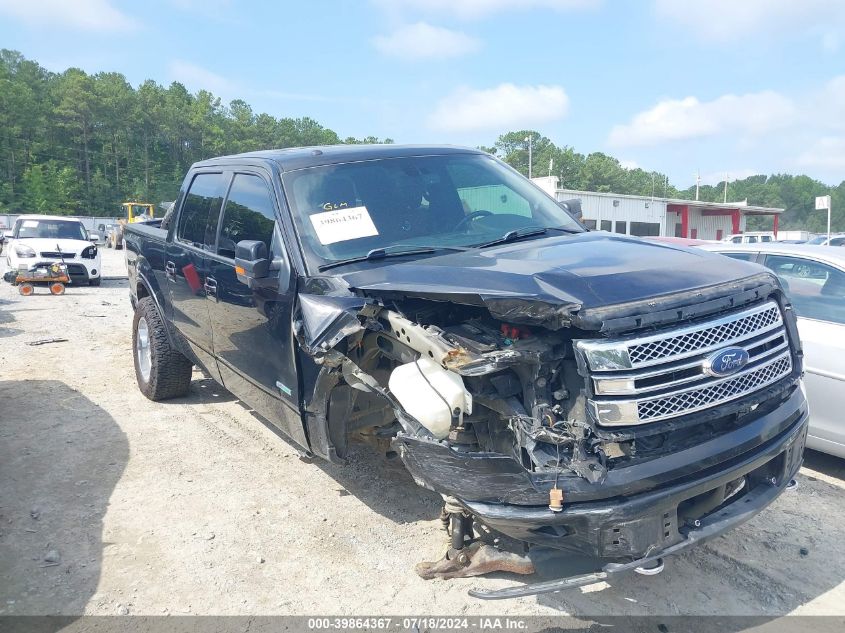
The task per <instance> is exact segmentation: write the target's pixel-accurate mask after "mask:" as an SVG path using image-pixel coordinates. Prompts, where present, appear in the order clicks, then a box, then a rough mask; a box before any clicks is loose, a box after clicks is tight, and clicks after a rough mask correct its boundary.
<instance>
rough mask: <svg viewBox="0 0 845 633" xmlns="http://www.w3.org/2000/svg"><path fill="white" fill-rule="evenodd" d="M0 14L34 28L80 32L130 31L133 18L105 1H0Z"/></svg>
mask: <svg viewBox="0 0 845 633" xmlns="http://www.w3.org/2000/svg"><path fill="white" fill-rule="evenodd" d="M0 14H4V15H6V16H9V17H11V18H14V19H17V20H20V21H21V22H24V23H26V24H28V25H30V26H35V27H45V26H49V27H61V28H68V29H75V30H81V31H105V32H115V31H131V30H133V29H135V28H137V27H138V23H137V21H136V20H135V19H133V18H131V17H129V16H128V15H126V14H125V13H122V12H121V11H119V10H118V9H116V8H115V7H113V6H112V5H111V3H110V2H109V0H38V1H36V0H0Z"/></svg>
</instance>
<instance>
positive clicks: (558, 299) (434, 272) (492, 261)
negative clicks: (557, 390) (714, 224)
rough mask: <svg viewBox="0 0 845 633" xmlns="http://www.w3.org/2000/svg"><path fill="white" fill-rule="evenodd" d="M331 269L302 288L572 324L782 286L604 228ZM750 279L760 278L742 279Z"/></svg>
mask: <svg viewBox="0 0 845 633" xmlns="http://www.w3.org/2000/svg"><path fill="white" fill-rule="evenodd" d="M333 272H334V273H335V274H333V275H331V276H329V275H324V276H322V277H316V278H311V279H310V280H309V283H306V285H305V287H304V289H305V291H306V292H309V291H310V290H312V289H318V292H316V293H315V294H337V292H336V290H340V288H339V287H338V286H342V287H345V288H347V289H348V290H349V291H352V292H353V293H355V294H357V295H358V296H359V297H361V299H362V300H365V299H368V298H373V297H380V298H387V299H389V298H402V297H420V298H425V299H432V300H436V301H452V302H456V303H465V304H470V305H483V306H485V307H487V308H488V309H489V311H490V312H491V314H493V316H495V317H497V318H499V319H501V320H506V321H511V322H514V323H525V324H536V325H542V326H545V327H550V328H552V329H558V328H561V327H566V326H568V325H571V324H573V322H575V321H577V319H574V318H573V317H574V315H580V316H582V317H583V315H584V314H586V313H588V312H589V311H591V310H592V311H594V312H600V311H605V312H606V310H605V309H606V308H608V307H609V306H619V305H620V304H627V305H632V306H635V308H631V310H629V312H628V314H634V313H636V312H638V313H639V314H643V313H644V312H648V311H657V310H666V309H669V308H674V307H676V306H681V305H685V306H689V305H696V304H700V303H702V302H704V301H706V300H710V299H713V298H714V297H716V296H717V295H727V294H730V293H735V292H738V291H746V290H747V289H748V288H749V287H752V286H754V285H760V284H761V283H768V284H770V285H772V286H776V282H775V281H773V278H772V277H771V275H769V274H767V273H766V272H765V269H763V268H762V267H761V266H758V265H756V264H751V263H748V262H742V261H737V260H733V259H729V258H727V257H723V256H721V255H715V254H713V253H708V252H706V251H703V250H699V249H690V248H683V247H678V246H674V245H671V244H661V243H657V242H649V241H645V240H640V239H638V238H631V237H626V236H615V235H612V234H608V233H603V232H590V233H581V234H577V235H566V236H555V237H548V238H542V239H535V240H530V241H528V240H526V241H521V242H516V243H513V244H507V245H503V246H498V247H490V248H484V249H472V250H468V251H466V252H459V253H449V254H444V255H438V256H433V257H423V258H418V259H414V260H411V261H408V260H396V259H384V260H380V261H369V262H362V263H360V264H354V265H350V266H349V267H348V268H346V269H340V270H338V271H333ZM761 276H762V277H763V278H764V280H763V281H761ZM328 277H331V278H332V279H331V281H329V279H328ZM752 278H754V283H751V281H743V280H751V279H752ZM332 288H333V289H334V291H333V290H331V289H332ZM705 289H707V290H705ZM326 299H327V298H326ZM642 302H646V305H645V306H643V305H641V303H642ZM362 303H363V301H362ZM349 307H351V306H346V308H347V313H348V308H349ZM616 312H617V313H620V311H619V310H617V311H616ZM605 317H606V314H603V315H602V316H601V318H599V319H592V321H593V322H592V324H589V323H588V322H587V321H588V320H589V319H586V318H582V319H581V320H580V322H576V323H575V324H576V325H578V326H579V327H584V328H588V329H593V328H594V327H602V326H601V323H599V321H601V320H602V319H604V318H605ZM675 318H676V319H677V318H678V317H677V315H676V316H675ZM685 318H686V317H685ZM306 321H307V319H306ZM306 325H307V323H306ZM319 329H322V328H319ZM312 333H314V332H312ZM309 338H310V337H309Z"/></svg>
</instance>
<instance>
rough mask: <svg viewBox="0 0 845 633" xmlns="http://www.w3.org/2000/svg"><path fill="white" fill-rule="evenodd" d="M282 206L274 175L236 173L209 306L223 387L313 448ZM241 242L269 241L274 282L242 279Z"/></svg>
mask: <svg viewBox="0 0 845 633" xmlns="http://www.w3.org/2000/svg"><path fill="white" fill-rule="evenodd" d="M277 207H278V205H277V201H276V195H275V192H274V190H273V187H272V186H271V180H270V174H269V173H268V172H264V171H262V170H258V169H257V168H256V169H255V170H246V169H244V170H238V171H236V172H235V174H234V177H233V179H232V182H231V186H230V188H229V192H228V195H227V197H226V201H225V204H224V207H223V210H222V213H221V218H220V221H219V228H218V231H217V233H218V235H217V248H216V251H215V253H214V254H212V255H210V257H209V265H208V269H209V275H208V279H207V284H208V287H209V292H208V294H207V298H208V301H207V303H208V306H209V312H210V315H211V325H212V330H213V331H214V354H215V356H216V357H217V363H218V367H219V369H220V375H221V376H222V378H223V384H224V385H225V386H226V388H227V389H229V391H231V392H232V393H234V394H235V395H236V396H238V397H239V398H240V399H241V400H243V401H244V402H246V403H247V404H249V405H250V406H252V407H253V408H254V409H255V410H256V411H257V412H258V413H259V414H261V415H262V416H264V417H265V418H267V419H268V420H270V421H271V422H273V423H274V424H277V425H278V426H279V427H280V428H281V429H282V430H283V431H284V432H285V433H287V434H288V435H289V436H290V437H291V438H292V439H293V440H295V441H296V442H297V443H299V444H300V445H301V446H303V447H307V446H308V444H307V440H306V438H305V433H304V430H303V427H302V421H301V418H300V415H299V407H298V403H299V392H298V386H297V374H296V362H295V356H294V349H295V348H294V345H293V334H292V331H291V311H292V307H293V298H294V288H295V285H294V282H293V276H292V274H291V267H290V263H289V260H288V257H287V253H286V252H285V249H284V246H283V240H282V236H281V233H280V232H279V229H278V227H279V226H280V225H279V222H277V217H280V215H279V213H278V209H277ZM241 240H259V241H262V242H264V243H265V244H266V245H267V252H268V253H269V255H270V259H271V261H272V262H273V265H272V267H271V273H270V275H269V278H268V279H266V280H261V282H259V283H257V284H256V285H255V286H254V287H253V288H252V289H250V288H248V287H247V286H246V285H245V284H243V283H241V282H239V281H238V279H237V275H236V274H235V246H236V245H237V243H238V242H240V241H241Z"/></svg>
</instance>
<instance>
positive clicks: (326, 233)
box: [310, 207, 378, 245]
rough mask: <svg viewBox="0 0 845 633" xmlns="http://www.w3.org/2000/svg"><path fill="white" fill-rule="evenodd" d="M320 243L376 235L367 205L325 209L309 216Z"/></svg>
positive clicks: (331, 242) (376, 231)
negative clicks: (333, 209)
mask: <svg viewBox="0 0 845 633" xmlns="http://www.w3.org/2000/svg"><path fill="white" fill-rule="evenodd" d="M310 218H311V224H312V225H313V226H314V232H315V233H316V234H317V239H318V240H320V244H324V245H326V244H334V243H335V242H346V241H348V240H357V239H359V238H362V237H372V236H373V235H378V230H377V229H376V225H375V224H373V220H372V218H370V213H369V212H368V211H367V207H353V208H351V209H338V210H336V211H325V212H323V213H315V214H314V215H312V216H310Z"/></svg>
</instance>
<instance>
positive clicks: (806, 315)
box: [765, 255, 845, 455]
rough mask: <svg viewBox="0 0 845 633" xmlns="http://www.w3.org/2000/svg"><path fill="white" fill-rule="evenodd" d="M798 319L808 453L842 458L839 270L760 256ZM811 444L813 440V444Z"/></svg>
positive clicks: (844, 355) (844, 276)
mask: <svg viewBox="0 0 845 633" xmlns="http://www.w3.org/2000/svg"><path fill="white" fill-rule="evenodd" d="M765 264H766V266H768V267H769V268H771V269H772V270H773V271H774V273H775V274H776V275H777V276H778V277H779V278H780V280H781V283H782V284H783V286H784V290H785V291H786V293H787V295H788V296H789V299H790V301H791V302H792V306H793V308H794V309H795V313H796V314H797V315H798V332H799V334H800V335H801V343H802V345H803V347H804V370H805V375H804V386H805V388H806V390H807V401H808V402H809V404H810V436H811V439H810V440H809V441H808V445H809V446H811V447H812V448H817V449H821V450H824V451H825V452H833V453H834V454H839V455H845V417H843V415H842V411H843V410H845V271H842V270H839V269H838V268H834V267H832V266H828V265H827V264H823V263H821V262H817V261H814V260H812V259H807V258H803V257H797V256H793V255H766V260H765ZM814 440H815V441H814Z"/></svg>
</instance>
